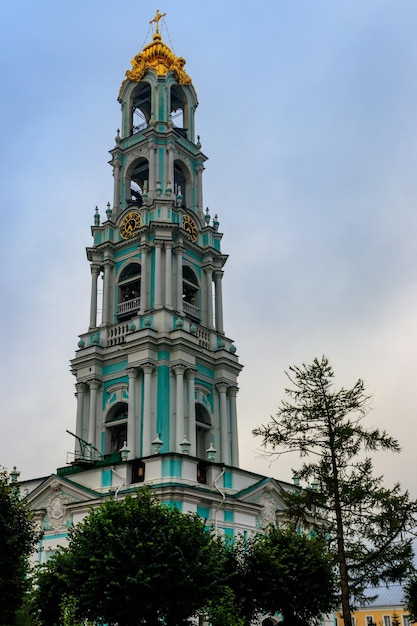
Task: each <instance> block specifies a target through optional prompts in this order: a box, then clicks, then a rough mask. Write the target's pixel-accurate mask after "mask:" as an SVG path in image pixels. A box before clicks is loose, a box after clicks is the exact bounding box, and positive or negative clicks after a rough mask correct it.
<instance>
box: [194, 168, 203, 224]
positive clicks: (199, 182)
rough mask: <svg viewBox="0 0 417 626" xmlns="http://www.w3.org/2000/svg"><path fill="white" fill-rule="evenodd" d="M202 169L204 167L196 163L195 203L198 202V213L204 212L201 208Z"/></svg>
mask: <svg viewBox="0 0 417 626" xmlns="http://www.w3.org/2000/svg"><path fill="white" fill-rule="evenodd" d="M203 169H204V167H203V166H202V165H198V166H197V167H196V168H195V171H196V172H197V204H198V211H199V213H200V215H203V214H204V210H203Z"/></svg>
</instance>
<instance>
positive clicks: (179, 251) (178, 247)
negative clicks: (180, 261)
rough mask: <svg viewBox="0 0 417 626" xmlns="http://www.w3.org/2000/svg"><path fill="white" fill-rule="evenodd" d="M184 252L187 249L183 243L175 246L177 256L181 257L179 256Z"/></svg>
mask: <svg viewBox="0 0 417 626" xmlns="http://www.w3.org/2000/svg"><path fill="white" fill-rule="evenodd" d="M184 250H185V248H184V246H183V245H182V243H177V244H176V245H175V246H174V251H175V254H176V255H177V256H179V255H181V254H183V253H184Z"/></svg>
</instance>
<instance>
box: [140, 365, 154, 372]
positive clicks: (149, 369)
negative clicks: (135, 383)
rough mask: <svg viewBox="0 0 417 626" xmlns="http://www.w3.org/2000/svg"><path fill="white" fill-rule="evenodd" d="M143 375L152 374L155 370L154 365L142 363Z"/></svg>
mask: <svg viewBox="0 0 417 626" xmlns="http://www.w3.org/2000/svg"><path fill="white" fill-rule="evenodd" d="M141 368H142V370H143V373H144V374H152V372H153V371H154V369H155V365H154V364H153V363H144V364H143V365H141Z"/></svg>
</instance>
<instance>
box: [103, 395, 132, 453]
mask: <svg viewBox="0 0 417 626" xmlns="http://www.w3.org/2000/svg"><path fill="white" fill-rule="evenodd" d="M105 426H106V433H105V450H104V453H105V454H113V453H114V452H118V451H119V450H120V448H122V447H123V445H124V442H125V441H127V404H126V403H124V402H119V403H118V404H116V405H115V406H114V407H112V408H111V409H110V411H109V412H108V414H107V416H106V422H105Z"/></svg>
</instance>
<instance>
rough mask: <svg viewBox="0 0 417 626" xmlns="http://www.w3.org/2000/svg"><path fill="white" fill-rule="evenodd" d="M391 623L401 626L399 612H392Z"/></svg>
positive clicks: (394, 625)
mask: <svg viewBox="0 0 417 626" xmlns="http://www.w3.org/2000/svg"><path fill="white" fill-rule="evenodd" d="M391 625H392V626H401V620H400V618H399V615H398V613H396V612H395V611H394V613H393V614H392V621H391Z"/></svg>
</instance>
